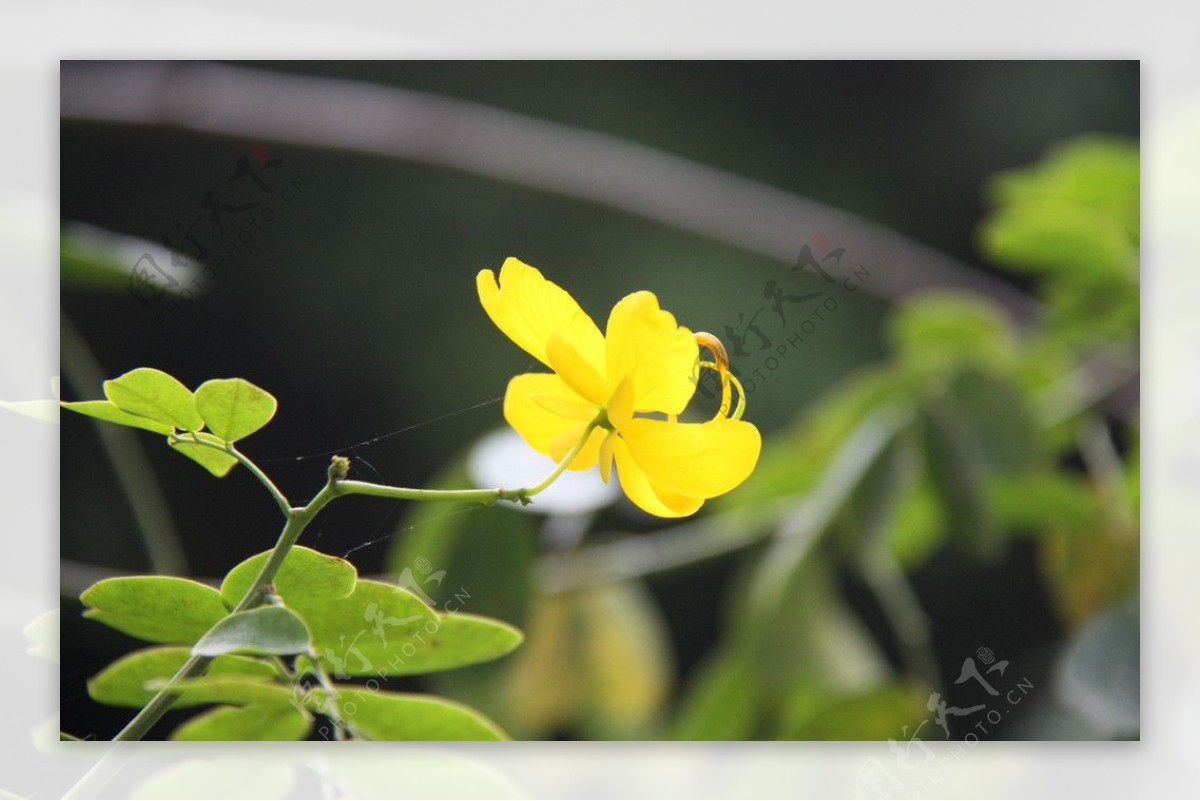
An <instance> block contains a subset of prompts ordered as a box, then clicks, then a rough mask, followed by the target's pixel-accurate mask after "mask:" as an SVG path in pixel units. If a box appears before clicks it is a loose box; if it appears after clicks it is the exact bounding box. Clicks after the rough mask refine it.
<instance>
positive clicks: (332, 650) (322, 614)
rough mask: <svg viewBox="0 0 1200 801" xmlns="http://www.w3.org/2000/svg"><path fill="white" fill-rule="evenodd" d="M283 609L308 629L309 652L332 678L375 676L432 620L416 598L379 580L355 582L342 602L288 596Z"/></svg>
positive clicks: (432, 615) (434, 621)
mask: <svg viewBox="0 0 1200 801" xmlns="http://www.w3.org/2000/svg"><path fill="white" fill-rule="evenodd" d="M288 604H289V605H290V606H291V607H292V608H293V609H295V610H296V611H297V612H298V613H299V614H300V616H301V617H303V618H304V622H305V623H307V624H308V628H309V631H311V632H312V640H313V649H314V652H315V653H316V654H317V655H318V656H319V657H320V659H321V661H322V662H323V663H324V664H325V665H326V666H327V667H328V668H329V669H330V671H332V672H333V673H334V674H336V675H338V676H364V675H378V674H379V671H380V670H383V669H385V668H386V666H387V663H388V662H389V661H391V660H393V658H395V659H397V660H398V659H399V658H400V657H399V653H400V651H401V649H405V646H406V644H408V643H413V642H416V641H417V638H419V637H421V636H423V635H422V632H424V631H425V627H426V626H427V625H428V626H430V627H432V628H436V627H437V615H436V614H435V613H434V611H433V610H432V609H430V608H429V607H428V606H426V605H425V603H424V602H423V601H421V599H419V598H417V596H415V595H413V594H412V593H411V592H409V591H407V590H404V589H401V588H400V587H397V586H395V585H393V584H385V583H383V582H381V581H363V580H360V581H359V582H358V583H357V584H355V586H354V592H352V593H351V594H350V595H348V596H347V597H345V598H313V597H296V596H293V597H292V598H290V599H288ZM410 649H411V646H410V648H408V649H405V650H410ZM383 675H387V674H386V673H384V674H383Z"/></svg>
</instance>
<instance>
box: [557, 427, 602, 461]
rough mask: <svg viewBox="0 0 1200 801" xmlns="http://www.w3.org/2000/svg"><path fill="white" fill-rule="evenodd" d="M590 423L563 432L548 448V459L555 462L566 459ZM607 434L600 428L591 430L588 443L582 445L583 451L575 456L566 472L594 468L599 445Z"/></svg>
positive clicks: (598, 453) (597, 457) (598, 454)
mask: <svg viewBox="0 0 1200 801" xmlns="http://www.w3.org/2000/svg"><path fill="white" fill-rule="evenodd" d="M589 425H590V423H582V424H579V425H577V426H576V427H575V428H572V429H571V430H569V431H565V432H563V433H562V434H561V435H560V436H559V437H558V439H556V440H554V442H553V444H551V446H550V458H552V459H553V460H554V461H556V462H560V461H562V460H563V459H565V458H566V456H567V454H568V453H569V452H570V451H571V449H572V448H574V447H575V446H576V444H578V443H579V440H580V439H581V438H582V437H583V432H584V431H585V430H586V429H587V427H588V426H589ZM606 434H608V432H607V431H605V430H604V429H602V428H594V429H592V433H591V434H590V435H588V441H587V442H586V443H584V446H583V449H582V450H580V451H579V453H578V454H576V456H575V458H574V459H572V460H571V463H570V464H569V465H567V469H568V470H590V469H591V468H593V467H595V466H596V462H597V460H598V459H599V458H600V445H601V444H602V443H603V442H604V439H605V435H606Z"/></svg>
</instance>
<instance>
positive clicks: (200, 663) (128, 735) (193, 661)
mask: <svg viewBox="0 0 1200 801" xmlns="http://www.w3.org/2000/svg"><path fill="white" fill-rule="evenodd" d="M349 467H350V462H349V460H347V459H345V458H344V457H340V456H335V457H334V459H333V463H332V464H331V465H330V466H329V478H328V480H327V481H326V483H325V486H324V487H322V488H321V491H320V492H318V493H317V495H316V497H314V498H313V499H312V500H311V501H309V502H308V504H307V505H306V506H303V507H300V508H297V509H288V511H287V523H285V524H284V526H283V531H281V532H280V534H279V539H278V540H277V541H276V543H275V547H274V548H273V549H272V550H271V555H270V556H269V557H268V558H267V561H266V562H265V563H264V564H263V566H262V569H261V570H259V572H258V575H257V576H255V578H254V582H253V583H252V584H251V585H250V589H248V590H247V591H246V594H245V595H243V596H242V600H241V601H239V602H238V605H237V606H235V607H234V608H233V612H231V613H230V614H237V613H238V612H244V611H246V610H247V609H250V608H253V607H255V606H257V605H258V604H259V603H260V602H261V600H262V596H263V593H264V592H265V591H266V589H267V587H269V586H270V584H271V582H272V581H274V580H275V574H276V573H277V572H278V571H279V568H280V566H281V565H282V564H283V560H284V559H286V558H287V555H288V551H290V550H291V548H292V546H293V545H295V544H296V540H298V539H299V538H300V535H301V534H302V533H303V532H304V529H305V528H306V527H307V526H308V524H309V523H311V522H312V519H313V518H314V517H316V516H317V513H318V512H320V511H321V509H323V508H324V507H325V505H326V504H327V503H329V502H330V501H331V500H333V499H334V498H336V497H337V492H336V490H335V486H336V484H337V482H338V481H339V480H340V479H341V478H342V477H344V476H345V475H346V471H347V470H348V469H349ZM211 663H212V658H211V657H203V656H192V657H191V658H189V659H188V661H186V662H184V663H183V666H182V667H180V668H179V670H178V671H176V673H175V675H174V676H172V677H171V680H170V681H169V682H167V684H166V686H165V687H163V688H162V689H161V690H159V691H158V693H157V694H156V695H155V696H154V698H152V699H151V700H150V703H148V704H146V706H144V707H142V709H141V710H140V711H139V712H138V713H137V715H135V716H134V718H133V720H131V721H129V724H128V725H126V726H125V728H123V729H121V731H120V732H118V734H117V736H116V737H115V738H113V739H115V740H140V739H142V738H143V737H145V736H146V733H147V732H149V731H150V729H151V728H153V726H154V724H156V723H158V721H159V720H161V719H162V716H163V715H165V714H166V713H167V711H168V710H169V709H170V708H171V707H172V706H173V705H174V703H175V701H177V700H178V699H179V695H178V693H175V692H173V691H172V690H171V687H172V686H173V685H174V684H175V683H176V682H179V681H182V680H184V679H191V678H195V677H197V676H200V675H203V674H204V672H205V671H206V670H208V666H209V664H211Z"/></svg>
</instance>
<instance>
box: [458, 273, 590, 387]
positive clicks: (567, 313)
mask: <svg viewBox="0 0 1200 801" xmlns="http://www.w3.org/2000/svg"><path fill="white" fill-rule="evenodd" d="M475 285H476V288H477V289H478V290H479V302H480V303H481V304H483V308H484V311H486V312H487V314H488V317H491V318H492V322H493V323H495V324H496V327H497V328H499V329H500V330H501V331H503V332H504V333H505V334H506V335H507V336H508V338H509V339H511V340H512V341H513V342H515V343H517V345H519V346H520V347H521V348H523V349H524V350H525V351H526V352H527V353H528V354H529V355H530V356H533V357H534V358H535V359H537V360H538V361H540V362H541V363H542V364H544V365H546V366H547V367H550V366H551V365H550V362H549V360H548V358H547V353H546V349H547V347H548V345H549V343H550V337H551V335H552V334H554V333H556V332H557V333H560V334H561V335H562V336H563V337H565V338H566V339H567V340H568V341H569V342H571V343H572V344H573V345H574V347H575V349H576V350H578V351H579V353H580V355H581V356H582V357H583V358H584V359H585V360H586V361H587V362H588V363H589V364H591V365H592V368H593V369H594V370H596V371H597V372H599V373H601V374H603V371H604V337H603V336H602V335H601V334H600V329H599V328H597V327H596V324H595V323H594V322H592V318H591V317H588V316H587V313H586V312H584V310H583V309H581V308H579V304H578V303H576V302H575V299H574V298H572V297H571V296H570V295H569V294H567V292H566V290H564V289H563V288H562V287H560V286H558V285H557V284H555V283H552V282H550V281H547V280H546V279H545V278H544V277H543V276H542V274H541V273H540V272H538V270H536V269H535V268H533V267H530V266H529V265H528V264H525V263H524V262H522V261H520V260H519V259H514V258H511V257H510V258H508V259H505V261H504V266H503V267H501V268H500V280H499V283H497V281H496V275H495V273H493V272H492V271H491V270H480V272H479V274H478V275H477V276H476V277H475Z"/></svg>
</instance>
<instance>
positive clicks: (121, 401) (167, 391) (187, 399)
mask: <svg viewBox="0 0 1200 801" xmlns="http://www.w3.org/2000/svg"><path fill="white" fill-rule="evenodd" d="M104 395H105V397H107V398H108V399H109V400H110V401H112V402H113V403H114V404H116V406H117V407H118V408H120V409H121V411H124V412H128V413H129V414H134V415H138V416H139V417H149V418H150V419H151V420H157V421H158V422H160V423H165V424H167V425H169V426H172V427H174V428H182V429H184V430H185V431H198V430H200V429H201V428H203V427H204V419H203V418H202V417H200V413H199V412H197V411H196V401H195V397H194V396H193V395H192V392H191V390H189V389H188V388H187V387H185V386H184V385H183V384H181V383H179V381H178V379H176V378H174V377H172V376H170V375H167V374H166V373H164V372H163V371H162V370H155V369H154V368H153V367H139V368H137V369H136V370H130V371H129V372H128V373H126V374H125V375H123V376H120V377H118V378H114V379H112V380H111V381H105V382H104Z"/></svg>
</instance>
